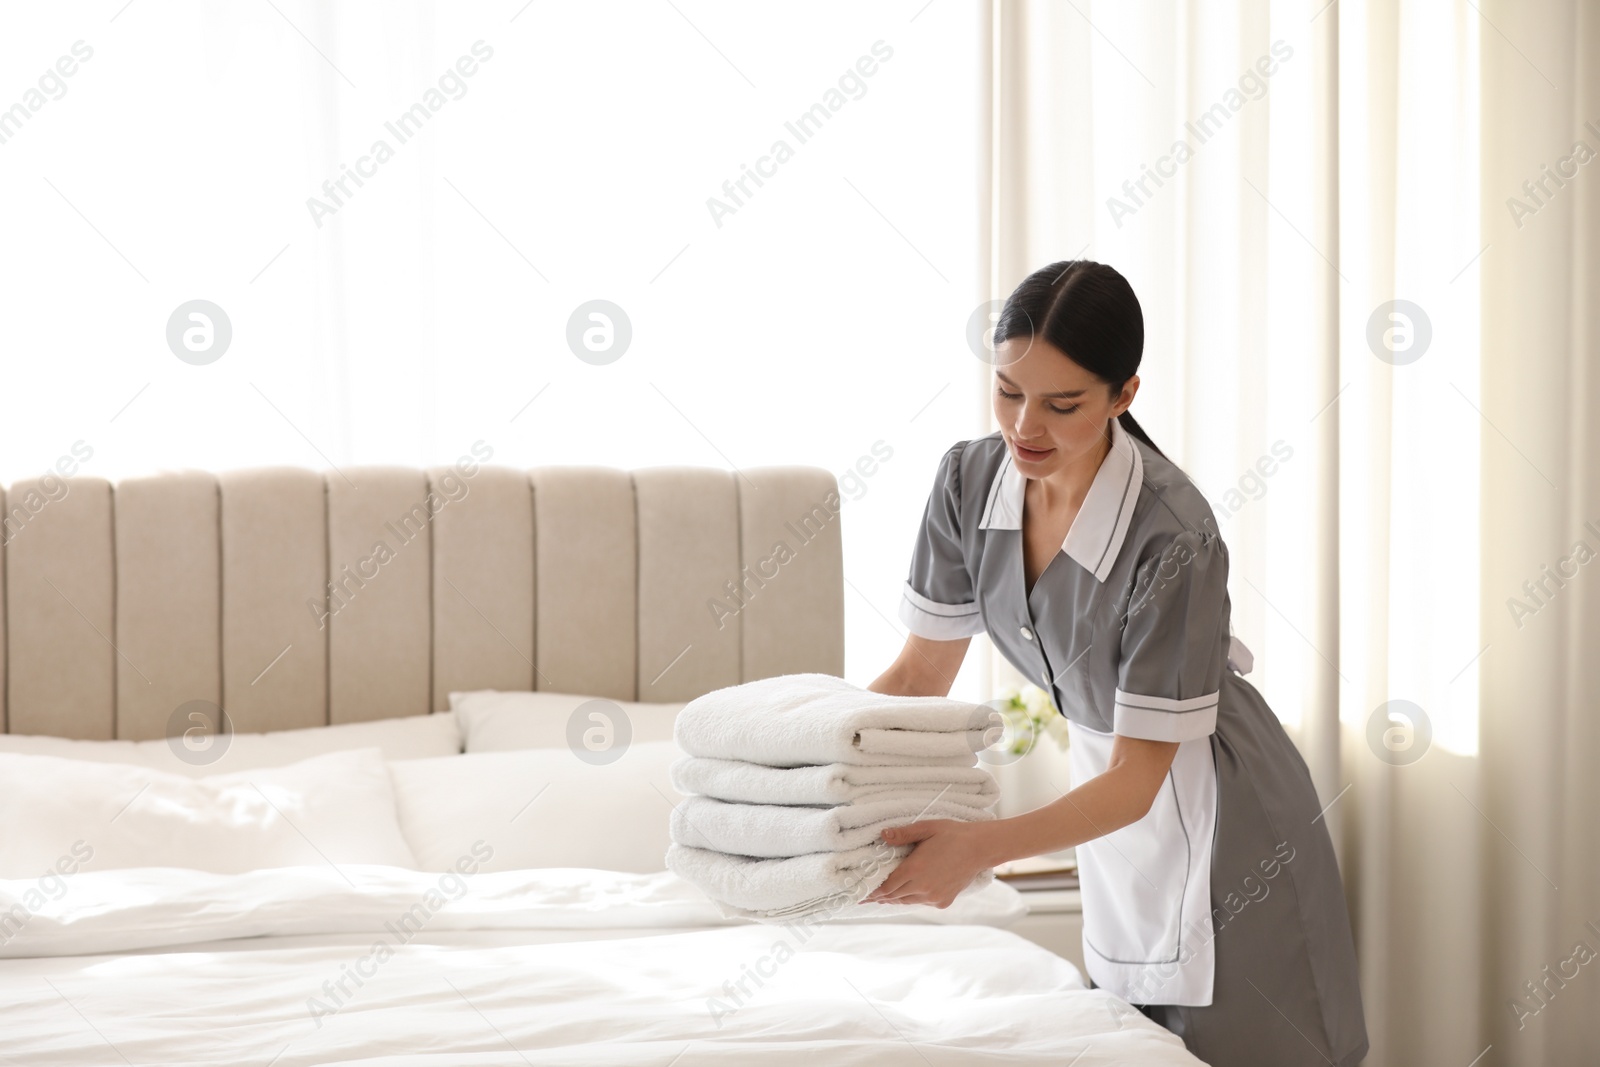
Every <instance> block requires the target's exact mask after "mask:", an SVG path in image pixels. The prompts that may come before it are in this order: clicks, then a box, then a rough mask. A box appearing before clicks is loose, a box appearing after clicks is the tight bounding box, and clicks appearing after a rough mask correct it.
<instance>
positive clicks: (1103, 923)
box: [900, 419, 1367, 1067]
mask: <svg viewBox="0 0 1600 1067" xmlns="http://www.w3.org/2000/svg"><path fill="white" fill-rule="evenodd" d="M1109 426H1110V433H1111V451H1110V452H1109V453H1108V454H1107V456H1106V458H1105V460H1104V462H1103V463H1102V464H1101V466H1100V470H1099V472H1098V473H1097V474H1096V476H1095V478H1094V482H1093V484H1092V485H1091V487H1090V489H1089V492H1088V495H1087V497H1086V498H1085V499H1084V502H1083V506H1082V507H1081V508H1080V510H1079V512H1078V515H1077V517H1076V518H1075V519H1074V521H1073V523H1072V528H1071V530H1070V531H1069V532H1068V534H1067V538H1066V541H1065V543H1064V544H1063V545H1062V548H1061V551H1060V552H1058V553H1057V554H1056V555H1055V557H1054V558H1052V559H1051V561H1050V563H1049V564H1048V565H1047V566H1046V567H1045V569H1044V570H1043V571H1042V572H1041V573H1040V575H1039V577H1038V579H1037V581H1036V582H1035V583H1034V586H1033V588H1032V589H1031V590H1028V589H1026V588H1025V581H1026V579H1025V576H1024V573H1023V551H1022V514H1023V502H1024V491H1025V489H1026V478H1025V476H1024V475H1022V473H1021V472H1020V471H1018V470H1017V469H1016V467H1015V466H1014V465H1013V463H1012V458H1011V453H1010V450H1009V449H1008V448H1007V447H1006V444H1005V441H1004V439H1003V438H1002V437H1001V435H1000V434H999V433H993V434H990V435H989V436H987V437H980V438H975V439H973V440H971V441H961V442H958V443H956V444H955V445H954V446H952V447H951V448H950V450H949V451H948V452H947V453H946V454H945V455H944V457H943V459H942V460H941V461H940V466H939V471H938V477H937V478H936V479H935V481H934V486H933V492H932V494H931V495H930V496H929V498H928V506H927V512H926V514H925V516H924V520H923V526H922V529H921V531H920V532H919V534H918V537H917V541H916V544H915V548H914V551H913V553H912V558H911V568H910V573H909V575H908V578H907V581H906V584H905V587H904V595H903V597H902V600H901V603H900V617H901V619H902V621H904V622H905V624H906V625H907V626H908V627H909V628H910V629H911V631H912V632H913V633H916V634H919V635H921V636H924V637H929V638H933V639H936V640H951V639H955V638H960V637H964V636H970V635H973V634H979V633H983V632H985V631H987V633H988V634H989V636H990V638H991V639H992V640H993V641H994V643H995V645H996V647H998V648H999V650H1000V652H1001V653H1002V654H1003V655H1004V656H1005V657H1006V659H1008V660H1010V661H1011V663H1012V664H1014V665H1015V666H1016V668H1017V669H1018V670H1019V671H1021V672H1022V674H1023V675H1024V676H1025V677H1027V678H1031V679H1033V680H1035V681H1037V682H1038V683H1039V685H1040V686H1041V687H1042V688H1044V689H1045V691H1046V692H1047V693H1049V694H1050V699H1051V701H1052V703H1053V704H1054V705H1055V707H1056V708H1058V709H1060V711H1061V713H1062V714H1063V715H1065V716H1066V718H1067V730H1068V734H1069V737H1070V749H1069V761H1070V766H1071V771H1072V780H1073V785H1074V786H1077V785H1081V784H1082V783H1083V782H1084V781H1087V780H1088V779H1089V778H1092V777H1094V776H1095V775H1097V774H1100V773H1101V772H1103V771H1104V770H1105V768H1106V765H1107V760H1108V758H1109V754H1110V751H1111V743H1112V738H1113V736H1114V735H1116V734H1121V735H1125V736H1129V737H1142V738H1149V739H1153V740H1159V741H1176V742H1178V743H1179V744H1178V750H1177V754H1176V755H1175V757H1174V759H1173V764H1172V770H1171V772H1170V773H1169V774H1168V775H1167V779H1166V781H1165V782H1163V784H1162V786H1161V791H1160V793H1159V794H1158V795H1157V797H1156V799H1155V802H1154V803H1153V804H1152V805H1151V808H1150V811H1149V813H1148V814H1146V815H1145V816H1144V818H1142V819H1140V820H1139V821H1137V822H1135V823H1133V824H1131V825H1129V826H1126V827H1123V828H1122V829H1119V830H1115V831H1113V832H1112V833H1110V834H1107V835H1104V836H1102V837H1098V838H1096V839H1095V840H1093V841H1088V842H1085V843H1084V844H1082V845H1079V846H1078V848H1077V855H1078V867H1079V878H1080V880H1081V887H1082V898H1083V919H1084V931H1083V951H1084V961H1085V969H1086V970H1087V971H1088V976H1089V978H1090V980H1091V981H1092V983H1093V984H1094V985H1096V986H1098V987H1104V988H1107V989H1109V990H1111V991H1113V992H1115V993H1117V994H1118V995H1120V996H1122V997H1124V998H1125V999H1127V1000H1128V1001H1130V1002H1132V1003H1134V1004H1136V1005H1139V1006H1140V1010H1141V1011H1143V1012H1144V1013H1145V1014H1146V1015H1148V1016H1150V1017H1151V1018H1153V1019H1155V1020H1156V1021H1157V1022H1159V1023H1161V1024H1162V1025H1164V1026H1166V1027H1167V1028H1168V1029H1169V1030H1172V1031H1173V1032H1174V1033H1176V1034H1178V1035H1179V1036H1180V1037H1182V1038H1183V1040H1184V1043H1185V1045H1187V1047H1188V1048H1189V1049H1190V1051H1191V1052H1193V1053H1194V1054H1195V1055H1196V1056H1198V1057H1200V1058H1201V1059H1203V1060H1205V1061H1206V1062H1207V1063H1209V1064H1212V1065H1213V1067H1231V1065H1234V1064H1240V1065H1243V1064H1273V1065H1275V1067H1292V1065H1297V1064H1306V1065H1307V1067H1326V1065H1328V1064H1332V1065H1334V1067H1347V1065H1352V1064H1355V1063H1356V1062H1358V1061H1359V1060H1360V1059H1361V1058H1362V1057H1363V1056H1364V1055H1365V1054H1366V1051H1367V1034H1366V1024H1365V1020H1364V1017H1363V1014H1362V1008H1361V994H1360V989H1359V985H1358V981H1357V970H1356V957H1355V944H1354V940H1353V938H1352V937H1351V933H1350V920H1349V915H1348V913H1347V911H1346V908H1345V899H1344V890H1343V887H1342V885H1341V883H1340V880H1339V870H1338V865H1337V861H1336V860H1335V858H1334V852H1333V845H1332V842H1331V841H1330V839H1329V837H1328V832H1327V823H1326V821H1325V820H1323V819H1321V818H1320V813H1321V805H1320V804H1319V802H1318V799H1317V794H1316V790H1315V788H1314V786H1313V785H1312V781H1311V774H1310V771H1309V770H1308V769H1307V767H1306V764H1305V761H1304V759H1302V758H1301V756H1300V753H1299V751H1298V750H1297V749H1296V748H1295V746H1294V744H1293V742H1292V741H1290V739H1289V737H1288V735H1287V734H1286V733H1285V732H1284V730H1283V727H1282V725H1281V724H1280V723H1279V721H1278V719H1277V716H1275V715H1274V714H1273V713H1272V710H1271V709H1270V708H1269V707H1268V706H1267V704H1266V701H1265V700H1263V699H1262V697H1261V694H1260V693H1259V692H1258V691H1257V690H1256V688H1255V687H1254V686H1252V685H1251V684H1250V683H1249V682H1247V681H1245V680H1244V679H1243V678H1242V677H1240V675H1239V674H1238V673H1236V671H1237V670H1239V669H1240V668H1241V665H1242V669H1243V670H1249V651H1248V649H1245V648H1244V646H1243V645H1242V644H1240V643H1239V641H1238V640H1237V639H1236V638H1234V637H1232V635H1231V633H1230V629H1229V601H1228V551H1227V547H1226V545H1224V544H1223V542H1222V539H1221V537H1220V536H1219V535H1218V533H1217V528H1216V521H1215V518H1214V517H1213V515H1212V512H1211V508H1210V505H1209V504H1207V502H1206V500H1205V498H1204V496H1202V495H1201V494H1200V492H1199V490H1197V489H1196V488H1195V487H1194V485H1193V483H1191V482H1190V481H1189V479H1188V478H1187V477H1186V476H1185V475H1184V473H1183V472H1182V471H1181V470H1179V469H1178V468H1177V467H1175V466H1174V465H1173V464H1172V463H1170V462H1169V461H1167V460H1166V459H1164V458H1163V457H1161V456H1160V455H1158V454H1157V453H1156V452H1155V451H1153V450H1152V449H1150V448H1149V447H1148V446H1146V445H1145V444H1144V443H1143V442H1140V441H1138V440H1136V439H1134V438H1133V437H1131V436H1130V435H1129V434H1128V433H1127V432H1126V431H1125V430H1124V429H1123V428H1122V426H1121V424H1120V423H1118V422H1117V421H1116V420H1115V419H1112V420H1110V423H1109Z"/></svg>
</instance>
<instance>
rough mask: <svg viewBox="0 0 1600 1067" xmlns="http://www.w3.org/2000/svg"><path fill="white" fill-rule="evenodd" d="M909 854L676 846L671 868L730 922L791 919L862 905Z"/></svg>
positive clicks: (886, 849)
mask: <svg viewBox="0 0 1600 1067" xmlns="http://www.w3.org/2000/svg"><path fill="white" fill-rule="evenodd" d="M910 851H911V846H910V845H887V844H884V843H883V842H881V841H880V842H878V843H877V844H875V845H865V846H863V847H861V848H855V849H850V850H848V851H845V852H813V853H811V854H809V855H805V856H791V857H787V858H784V859H755V858H752V857H750V856H730V855H727V854H726V853H722V852H712V851H709V850H707V849H703V848H691V847H689V846H687V845H679V844H672V845H669V846H668V847H667V869H668V870H670V871H672V872H673V873H674V874H676V875H677V876H678V877H680V878H682V879H683V880H684V881H686V882H689V883H691V884H693V885H696V886H698V887H699V888H700V889H701V890H703V891H704V892H705V894H706V896H708V897H710V898H711V899H712V900H713V901H715V902H716V904H717V905H718V907H719V908H721V910H722V913H723V915H724V916H726V917H728V918H734V917H739V918H747V919H764V920H774V919H792V918H796V917H799V916H802V915H809V914H812V913H813V912H819V911H830V910H835V909H838V908H841V907H845V906H848V905H850V904H854V903H856V902H858V901H860V900H861V898H862V897H865V896H866V895H867V894H868V893H870V892H872V891H873V890H874V889H876V888H878V887H879V886H880V885H882V884H883V880H884V879H885V878H887V877H889V874H890V872H892V871H893V870H894V869H895V867H896V866H897V865H898V864H899V863H900V860H901V859H903V858H904V857H905V856H906V854H907V853H909V852H910ZM989 874H990V877H993V871H992V870H991V871H990V872H989Z"/></svg>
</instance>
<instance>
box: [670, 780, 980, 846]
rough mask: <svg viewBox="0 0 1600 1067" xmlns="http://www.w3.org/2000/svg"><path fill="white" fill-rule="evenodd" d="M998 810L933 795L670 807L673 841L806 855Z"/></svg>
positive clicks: (699, 801)
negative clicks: (896, 829)
mask: <svg viewBox="0 0 1600 1067" xmlns="http://www.w3.org/2000/svg"><path fill="white" fill-rule="evenodd" d="M993 818H994V813H993V812H991V811H988V810H986V809H984V808H974V807H971V806H969V805H966V804H952V803H950V801H948V800H945V799H942V798H940V799H935V797H934V794H928V795H924V796H908V797H898V798H895V799H891V800H865V801H861V802H859V803H855V804H836V805H834V806H833V807H826V808H822V807H803V806H799V805H784V804H730V803H728V802H727V801H724V800H714V799H712V798H711V797H698V796H695V797H685V798H684V799H683V800H682V801H680V802H679V803H678V804H677V806H676V807H674V808H673V809H672V823H671V834H672V840H673V841H675V842H677V843H678V844H680V845H689V846H691V847H693V848H708V849H713V850H715V851H717V852H728V853H732V854H733V855H737V856H768V857H772V856H802V855H804V854H806V853H808V852H843V851H845V850H847V849H852V848H859V847H861V846H862V845H870V844H871V843H872V842H874V841H878V840H881V839H880V838H879V836H878V835H879V834H880V833H882V832H883V831H884V830H886V829H888V828H889V827H891V826H904V825H906V824H907V823H911V822H917V821H920V820H924V819H960V820H963V821H965V822H984V821H987V820H990V819H993Z"/></svg>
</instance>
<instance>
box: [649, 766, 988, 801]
mask: <svg viewBox="0 0 1600 1067" xmlns="http://www.w3.org/2000/svg"><path fill="white" fill-rule="evenodd" d="M672 788H674V789H676V790H677V791H678V792H680V793H682V794H684V795H685V796H689V795H691V794H698V795H700V796H707V797H715V798H717V799H718V800H731V801H736V802H742V803H746V804H849V803H855V802H858V801H862V800H887V799H890V798H891V797H895V796H900V795H907V794H909V795H916V794H920V795H922V796H924V797H932V796H933V795H934V794H936V793H938V792H939V791H940V790H941V789H943V790H945V792H944V799H945V800H948V801H950V802H951V803H953V804H966V805H969V806H971V807H975V808H987V807H991V806H993V804H994V802H995V801H996V800H998V799H999V798H1000V786H999V784H998V783H997V782H996V781H995V780H994V775H992V774H990V773H989V772H988V771H986V770H984V769H983V768H982V767H939V766H931V767H930V766H921V767H874V766H858V765H855V764H850V763H826V764H820V765H816V766H806V767H767V766H764V765H762V764H759V763H747V762H745V761H744V760H730V759H711V758H709V757H705V756H684V757H682V758H680V759H679V760H677V761H676V762H675V763H673V764H672Z"/></svg>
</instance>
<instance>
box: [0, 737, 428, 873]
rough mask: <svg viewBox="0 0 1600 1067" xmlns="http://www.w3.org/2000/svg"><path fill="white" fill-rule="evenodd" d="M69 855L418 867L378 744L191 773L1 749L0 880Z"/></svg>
mask: <svg viewBox="0 0 1600 1067" xmlns="http://www.w3.org/2000/svg"><path fill="white" fill-rule="evenodd" d="M450 758H456V759H459V758H460V757H458V756H457V757H450ZM85 851H87V852H88V855H87V856H85V855H84V852H85ZM68 854H71V855H74V856H76V857H78V858H79V859H80V860H81V861H82V867H83V868H84V869H87V870H113V869H117V868H124V867H192V868H195V869H196V870H202V871H211V872H213V873H216V874H239V873H241V872H243V871H250V870H256V869H259V868H264V867H298V866H308V865H315V866H325V865H328V864H332V865H333V866H335V867H337V866H338V865H339V864H343V863H381V864H386V865H389V866H393V867H411V868H415V866H416V857H415V856H413V855H412V853H411V849H410V846H408V845H407V844H406V841H405V837H404V836H403V835H402V834H401V832H400V825H399V823H398V821H397V820H396V818H395V805H394V788H393V786H392V785H391V783H390V780H389V771H388V768H387V767H386V766H385V764H384V760H383V754H382V753H381V752H379V751H378V749H376V748H361V749H354V750H352V751H349V752H333V753H329V754H328V755H325V756H316V757H314V758H312V759H308V760H304V761H302V762H299V763H295V764H291V765H290V766H287V767H278V768H270V769H261V770H254V771H241V772H238V773H235V774H219V775H214V776H211V777H208V778H200V779H192V778H186V777H184V776H182V775H177V774H167V773H166V772H164V771H155V770H151V769H149V768H147V767H136V766H128V765H124V764H115V763H90V762H85V761H82V760H69V759H59V758H57V757H55V756H26V755H19V754H17V753H10V752H6V753H0V878H37V877H38V876H39V874H40V873H41V872H42V871H45V870H46V869H49V868H52V867H54V866H55V864H56V862H57V861H58V860H60V859H61V858H62V857H63V856H65V855H68Z"/></svg>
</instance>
